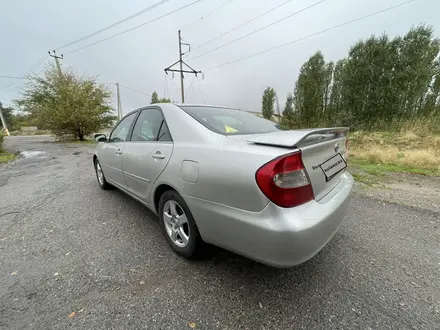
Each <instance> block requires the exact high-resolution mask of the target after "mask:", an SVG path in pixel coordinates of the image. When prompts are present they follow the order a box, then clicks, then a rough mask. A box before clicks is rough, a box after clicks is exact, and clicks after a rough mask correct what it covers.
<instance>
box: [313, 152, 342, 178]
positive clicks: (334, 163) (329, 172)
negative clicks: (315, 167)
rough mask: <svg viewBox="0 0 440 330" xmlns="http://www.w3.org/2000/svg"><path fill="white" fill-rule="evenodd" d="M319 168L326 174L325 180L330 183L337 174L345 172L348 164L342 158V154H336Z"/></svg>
mask: <svg viewBox="0 0 440 330" xmlns="http://www.w3.org/2000/svg"><path fill="white" fill-rule="evenodd" d="M319 167H321V170H322V171H323V172H324V175H325V180H326V181H329V180H331V179H332V178H334V177H335V175H336V174H338V173H339V172H341V171H343V170H345V169H346V167H347V163H346V162H345V160H344V158H342V156H341V154H336V155H334V156H333V157H332V158H330V159H328V160H326V161H325V162H324V163H322V164H321V165H319Z"/></svg>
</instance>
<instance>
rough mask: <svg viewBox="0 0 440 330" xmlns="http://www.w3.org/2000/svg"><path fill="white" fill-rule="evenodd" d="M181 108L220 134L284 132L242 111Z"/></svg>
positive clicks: (264, 120)
mask: <svg viewBox="0 0 440 330" xmlns="http://www.w3.org/2000/svg"><path fill="white" fill-rule="evenodd" d="M180 107H181V108H182V109H183V110H184V111H185V112H187V113H188V114H189V115H190V116H192V117H193V118H194V119H196V120H197V121H198V122H200V123H201V124H203V125H204V126H206V127H207V128H209V129H210V130H211V131H214V132H216V133H219V134H224V135H240V134H258V133H270V132H278V131H282V130H284V129H283V128H282V127H281V126H280V125H278V124H277V123H275V122H273V121H270V120H267V119H264V118H260V117H258V116H257V115H254V114H252V113H249V112H246V111H242V110H236V109H230V108H218V107H208V106H180Z"/></svg>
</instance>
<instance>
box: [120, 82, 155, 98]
mask: <svg viewBox="0 0 440 330" xmlns="http://www.w3.org/2000/svg"><path fill="white" fill-rule="evenodd" d="M119 86H121V87H122V88H125V89H128V90H129V91H132V92H135V93H139V94H142V95H145V96H148V97H151V94H147V93H144V92H141V91H138V90H136V89H133V88H130V87H127V86H124V85H121V84H119Z"/></svg>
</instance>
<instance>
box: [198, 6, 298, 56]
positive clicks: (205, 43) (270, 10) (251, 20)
mask: <svg viewBox="0 0 440 330" xmlns="http://www.w3.org/2000/svg"><path fill="white" fill-rule="evenodd" d="M290 1H292V0H287V1H284V2H283V3H282V4H279V5H278V6H276V7H273V8H272V9H269V10H268V11H266V12H264V13H262V14H261V15H258V16H256V17H254V18H252V19H250V20H249V21H247V22H245V23H243V24H241V25H239V26H236V27H235V28H233V29H231V30H229V31H226V32H225V33H222V34H220V35H218V36H217V37H215V38H212V39H210V40H208V41H206V42H204V43H203V44H201V45H198V46H196V47H194V48H193V50H195V49H198V48H200V47H202V46H205V45H207V44H209V43H211V42H212V41H214V40H217V39H219V38H221V37H223V36H225V35H227V34H229V33H231V32H233V31H235V30H238V29H239V28H241V27H243V26H245V25H247V24H249V23H251V22H253V21H255V20H257V19H259V18H260V17H263V16H264V15H266V14H269V13H270V12H272V11H274V10H275V9H278V8H280V7H281V6H284V5H285V4H286V3H288V2H290Z"/></svg>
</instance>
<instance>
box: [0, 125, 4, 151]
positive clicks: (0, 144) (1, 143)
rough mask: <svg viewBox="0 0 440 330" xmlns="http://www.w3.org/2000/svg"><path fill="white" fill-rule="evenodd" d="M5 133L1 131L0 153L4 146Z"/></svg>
mask: <svg viewBox="0 0 440 330" xmlns="http://www.w3.org/2000/svg"><path fill="white" fill-rule="evenodd" d="M3 136H4V135H3V132H2V131H1V130H0V151H1V150H2V145H3Z"/></svg>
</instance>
